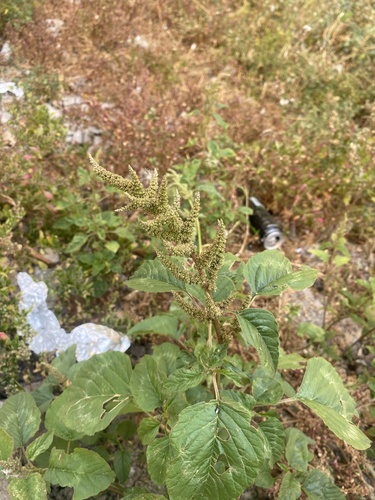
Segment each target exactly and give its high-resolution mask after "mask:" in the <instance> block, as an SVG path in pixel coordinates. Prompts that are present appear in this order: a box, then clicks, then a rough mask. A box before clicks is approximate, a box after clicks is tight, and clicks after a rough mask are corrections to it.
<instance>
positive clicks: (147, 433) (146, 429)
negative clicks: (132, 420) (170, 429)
mask: <svg viewBox="0 0 375 500" xmlns="http://www.w3.org/2000/svg"><path fill="white" fill-rule="evenodd" d="M159 427H160V422H159V421H158V420H155V419H154V418H144V419H143V420H142V421H141V423H140V424H139V427H138V436H139V438H140V440H141V441H142V444H151V443H152V442H153V441H154V439H155V438H156V436H157V435H158V433H159Z"/></svg>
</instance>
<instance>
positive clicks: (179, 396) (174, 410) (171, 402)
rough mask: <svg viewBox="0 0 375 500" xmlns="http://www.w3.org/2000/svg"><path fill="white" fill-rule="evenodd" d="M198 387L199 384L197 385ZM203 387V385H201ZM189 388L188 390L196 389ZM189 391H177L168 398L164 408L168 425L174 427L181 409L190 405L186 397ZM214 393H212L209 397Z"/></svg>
mask: <svg viewBox="0 0 375 500" xmlns="http://www.w3.org/2000/svg"><path fill="white" fill-rule="evenodd" d="M197 387H198V386H197ZM201 387H202V386H201ZM194 389H195V388H193V389H188V391H191V390H194ZM186 394H187V392H177V393H176V394H175V395H174V396H173V397H172V398H170V399H168V400H167V402H166V406H165V409H164V414H165V416H166V417H167V419H168V425H169V426H170V427H173V426H174V425H176V423H177V419H178V416H179V414H180V413H181V411H182V410H183V409H184V408H186V407H187V406H189V403H188V401H187V397H186ZM211 397H212V395H211V394H210V396H209V399H211Z"/></svg>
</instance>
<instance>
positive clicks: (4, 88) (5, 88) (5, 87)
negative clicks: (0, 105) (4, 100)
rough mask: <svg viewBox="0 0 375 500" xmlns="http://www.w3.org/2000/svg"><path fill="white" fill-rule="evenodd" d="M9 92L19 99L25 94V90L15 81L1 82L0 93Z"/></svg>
mask: <svg viewBox="0 0 375 500" xmlns="http://www.w3.org/2000/svg"><path fill="white" fill-rule="evenodd" d="M7 92H11V93H12V94H14V95H15V96H16V97H17V99H21V97H23V95H24V91H23V90H22V89H21V88H20V87H17V85H16V84H15V83H14V82H0V94H6V93H7Z"/></svg>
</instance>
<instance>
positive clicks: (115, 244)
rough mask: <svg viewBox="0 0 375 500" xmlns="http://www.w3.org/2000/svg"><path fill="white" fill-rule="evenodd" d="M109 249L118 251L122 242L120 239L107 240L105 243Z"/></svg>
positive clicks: (113, 251)
mask: <svg viewBox="0 0 375 500" xmlns="http://www.w3.org/2000/svg"><path fill="white" fill-rule="evenodd" d="M104 246H105V248H106V249H107V250H109V251H110V252H112V253H117V251H118V249H119V248H120V243H119V242H118V241H114V240H112V241H107V243H106V244H105V245H104Z"/></svg>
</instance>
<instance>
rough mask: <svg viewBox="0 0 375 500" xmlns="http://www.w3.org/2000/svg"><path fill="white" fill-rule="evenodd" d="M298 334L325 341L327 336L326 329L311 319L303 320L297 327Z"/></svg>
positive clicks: (316, 340)
mask: <svg viewBox="0 0 375 500" xmlns="http://www.w3.org/2000/svg"><path fill="white" fill-rule="evenodd" d="M297 334H298V336H299V337H307V338H308V339H310V340H312V341H313V342H323V340H324V339H325V337H326V332H325V330H324V329H323V328H322V327H321V326H318V325H315V324H314V323H310V322H309V321H306V322H304V321H302V322H301V323H300V324H299V325H298V328H297Z"/></svg>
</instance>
